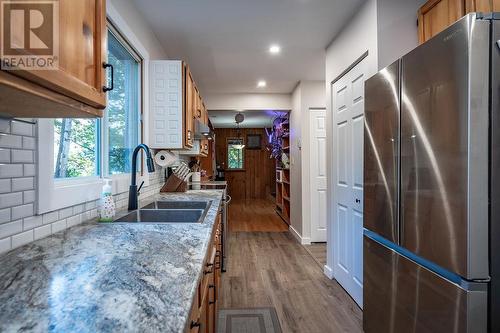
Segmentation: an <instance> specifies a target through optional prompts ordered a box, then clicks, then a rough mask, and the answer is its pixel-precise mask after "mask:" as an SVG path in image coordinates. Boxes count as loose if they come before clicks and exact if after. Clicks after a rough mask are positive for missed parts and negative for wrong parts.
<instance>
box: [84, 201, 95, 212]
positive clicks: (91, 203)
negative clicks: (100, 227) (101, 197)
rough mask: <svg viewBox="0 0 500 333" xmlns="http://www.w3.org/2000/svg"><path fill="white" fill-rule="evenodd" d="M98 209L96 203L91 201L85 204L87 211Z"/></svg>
mask: <svg viewBox="0 0 500 333" xmlns="http://www.w3.org/2000/svg"><path fill="white" fill-rule="evenodd" d="M95 207H96V201H89V202H87V203H86V204H85V210H91V209H94V208H95Z"/></svg>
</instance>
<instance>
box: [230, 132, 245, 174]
mask: <svg viewBox="0 0 500 333" xmlns="http://www.w3.org/2000/svg"><path fill="white" fill-rule="evenodd" d="M244 157H245V142H244V140H243V139H241V138H236V139H227V167H228V169H233V170H238V169H244V166H245V163H244Z"/></svg>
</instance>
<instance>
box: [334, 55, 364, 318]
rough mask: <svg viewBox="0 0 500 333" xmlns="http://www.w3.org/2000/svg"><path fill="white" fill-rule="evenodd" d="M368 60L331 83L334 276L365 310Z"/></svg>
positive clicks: (360, 62)
mask: <svg viewBox="0 0 500 333" xmlns="http://www.w3.org/2000/svg"><path fill="white" fill-rule="evenodd" d="M365 80H366V58H363V59H362V60H360V61H359V62H358V63H357V64H356V65H354V66H353V67H352V68H350V69H349V70H348V71H347V72H346V73H345V74H344V75H343V76H341V77H340V78H339V79H338V80H336V81H334V82H333V83H332V112H333V133H332V134H333V143H334V146H333V174H332V177H333V189H332V190H333V213H332V219H333V221H332V226H333V228H332V232H333V237H332V240H333V244H331V246H333V254H334V256H333V261H334V265H333V266H334V267H333V276H334V278H335V279H336V280H337V281H338V282H339V283H340V284H341V285H342V287H343V288H344V289H345V290H346V291H347V292H348V293H349V294H350V295H351V297H352V298H353V299H354V301H355V302H356V303H357V304H358V305H359V306H360V307H361V308H362V307H363V135H364V82H365Z"/></svg>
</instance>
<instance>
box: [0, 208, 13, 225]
mask: <svg viewBox="0 0 500 333" xmlns="http://www.w3.org/2000/svg"><path fill="white" fill-rule="evenodd" d="M10 220H11V219H10V208H6V209H2V210H0V223H5V222H10Z"/></svg>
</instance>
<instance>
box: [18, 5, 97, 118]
mask: <svg viewBox="0 0 500 333" xmlns="http://www.w3.org/2000/svg"><path fill="white" fill-rule="evenodd" d="M40 1H41V0H40ZM106 50H107V29H106V0H59V66H58V68H57V69H56V70H34V71H29V70H15V71H10V73H12V74H14V75H16V76H21V77H23V78H25V79H27V80H29V81H32V82H34V83H36V84H38V85H40V86H43V87H46V88H48V89H50V90H53V91H55V92H57V93H60V94H62V95H66V96H69V97H71V98H73V99H75V100H77V101H80V102H83V103H85V104H87V105H90V106H92V107H94V108H97V109H104V108H105V107H106V94H105V93H104V92H103V89H102V88H103V86H104V85H105V82H106V80H105V70H104V68H103V62H105V61H106Z"/></svg>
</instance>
